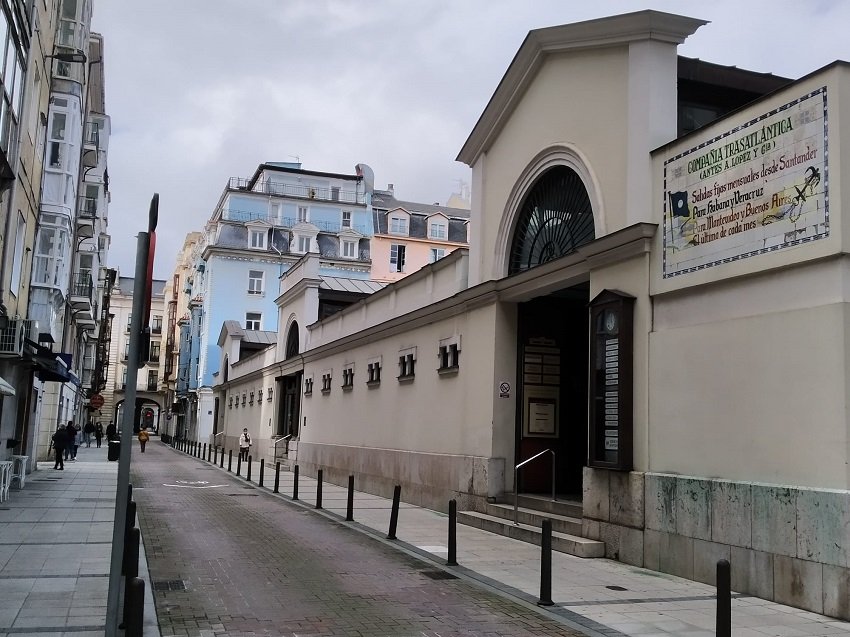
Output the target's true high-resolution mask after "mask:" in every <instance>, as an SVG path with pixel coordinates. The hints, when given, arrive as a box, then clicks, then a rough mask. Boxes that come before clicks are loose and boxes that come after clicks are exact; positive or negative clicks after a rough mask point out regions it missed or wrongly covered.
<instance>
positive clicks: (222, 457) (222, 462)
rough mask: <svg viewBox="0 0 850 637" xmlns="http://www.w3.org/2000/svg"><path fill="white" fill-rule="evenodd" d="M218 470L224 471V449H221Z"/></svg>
mask: <svg viewBox="0 0 850 637" xmlns="http://www.w3.org/2000/svg"><path fill="white" fill-rule="evenodd" d="M218 468H219V469H224V447H222V449H221V459H220V460H219V465H218Z"/></svg>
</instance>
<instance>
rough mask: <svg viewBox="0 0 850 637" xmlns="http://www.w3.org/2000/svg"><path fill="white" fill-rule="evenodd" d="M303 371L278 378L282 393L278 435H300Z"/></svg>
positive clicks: (279, 389) (280, 393)
mask: <svg viewBox="0 0 850 637" xmlns="http://www.w3.org/2000/svg"><path fill="white" fill-rule="evenodd" d="M302 376H303V372H296V373H295V374H290V375H289V376H282V377H279V378H278V379H277V381H278V393H279V395H280V409H279V410H278V416H279V417H278V421H277V435H278V436H289V435H291V436H292V437H293V438H297V437H298V421H299V419H300V418H301V378H302Z"/></svg>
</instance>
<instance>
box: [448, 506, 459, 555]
mask: <svg viewBox="0 0 850 637" xmlns="http://www.w3.org/2000/svg"><path fill="white" fill-rule="evenodd" d="M446 565H447V566H457V500H449V559H448V560H446Z"/></svg>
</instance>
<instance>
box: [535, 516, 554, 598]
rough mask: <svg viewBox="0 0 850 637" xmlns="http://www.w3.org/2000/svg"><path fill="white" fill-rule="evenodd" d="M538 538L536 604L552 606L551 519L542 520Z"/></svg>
mask: <svg viewBox="0 0 850 637" xmlns="http://www.w3.org/2000/svg"><path fill="white" fill-rule="evenodd" d="M541 531H542V535H541V538H540V599H538V600H537V605H538V606H552V605H553V604H554V602H553V601H552V520H549V519H546V520H543V527H542V529H541Z"/></svg>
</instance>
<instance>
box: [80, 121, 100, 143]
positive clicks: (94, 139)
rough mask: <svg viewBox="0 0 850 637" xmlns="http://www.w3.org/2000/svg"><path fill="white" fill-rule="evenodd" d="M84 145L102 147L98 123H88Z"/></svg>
mask: <svg viewBox="0 0 850 637" xmlns="http://www.w3.org/2000/svg"><path fill="white" fill-rule="evenodd" d="M84 143H85V144H86V145H87V146H94V147H95V148H99V147H100V126H98V125H97V122H88V123H87V124H86V135H85V138H84Z"/></svg>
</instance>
